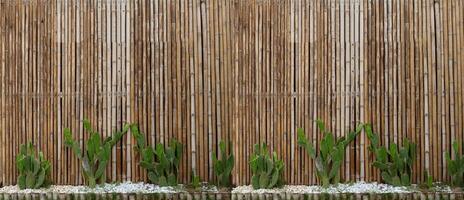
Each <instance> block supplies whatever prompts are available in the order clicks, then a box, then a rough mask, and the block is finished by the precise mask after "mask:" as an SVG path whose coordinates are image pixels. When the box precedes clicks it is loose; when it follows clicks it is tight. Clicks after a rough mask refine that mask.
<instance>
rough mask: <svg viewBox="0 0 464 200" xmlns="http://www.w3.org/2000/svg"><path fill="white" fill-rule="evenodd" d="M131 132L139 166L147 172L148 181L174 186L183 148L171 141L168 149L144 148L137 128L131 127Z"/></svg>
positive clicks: (176, 142)
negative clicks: (134, 141) (135, 144)
mask: <svg viewBox="0 0 464 200" xmlns="http://www.w3.org/2000/svg"><path fill="white" fill-rule="evenodd" d="M131 132H132V134H133V136H134V138H135V139H136V141H137V146H136V150H137V151H138V152H139V153H140V157H141V161H140V166H142V167H143V168H144V169H146V170H147V171H148V179H149V180H150V181H151V182H152V183H155V184H158V185H160V186H176V185H177V174H178V170H179V163H180V158H181V156H182V151H183V146H182V144H181V143H179V142H178V141H177V140H175V139H173V140H171V143H170V145H169V147H166V148H165V147H164V145H163V144H159V143H158V144H157V145H156V146H155V148H152V147H150V146H145V139H144V137H143V135H142V134H141V133H140V131H139V129H138V127H137V126H136V125H133V126H132V128H131Z"/></svg>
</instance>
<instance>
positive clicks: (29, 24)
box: [0, 0, 464, 185]
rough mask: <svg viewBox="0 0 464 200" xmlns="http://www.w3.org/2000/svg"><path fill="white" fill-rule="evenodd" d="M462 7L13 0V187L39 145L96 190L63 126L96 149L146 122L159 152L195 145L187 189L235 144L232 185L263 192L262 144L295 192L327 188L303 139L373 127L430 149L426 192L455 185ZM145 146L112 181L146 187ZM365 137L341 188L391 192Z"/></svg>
mask: <svg viewBox="0 0 464 200" xmlns="http://www.w3.org/2000/svg"><path fill="white" fill-rule="evenodd" d="M463 26H464V2H463V1H461V0H410V1H403V0H224V1H222V0H188V1H187V0H186V1H162V0H161V1H159V0H155V1H148V0H136V1H129V0H127V1H125V0H98V1H87V0H68V1H61V0H47V1H46V0H37V1H33V0H16V1H15V0H1V1H0V28H1V32H0V88H1V93H0V101H1V106H0V134H1V138H0V176H1V177H0V182H1V183H2V184H4V185H7V184H13V183H15V182H16V181H15V179H16V175H17V174H16V173H17V170H16V169H15V156H16V154H17V152H18V147H19V145H20V144H22V143H25V142H27V141H32V142H33V143H34V144H35V145H36V146H37V147H38V148H39V149H40V150H41V151H43V152H44V154H45V157H46V158H48V159H49V160H50V161H51V162H52V164H53V172H52V174H53V180H54V181H55V183H56V184H82V183H83V180H82V179H81V178H80V175H81V169H80V166H79V163H78V161H77V159H76V157H75V156H74V155H73V154H72V152H71V151H70V150H69V149H66V148H64V146H63V136H62V130H63V128H64V127H70V128H71V129H72V130H73V132H74V136H75V138H76V139H79V140H80V141H81V144H82V143H83V141H85V140H86V138H87V137H88V135H87V134H85V133H84V132H83V127H82V125H81V124H82V123H81V122H82V120H83V119H84V118H89V119H90V120H91V122H92V124H93V125H94V126H95V128H97V129H98V131H99V132H100V133H101V134H102V135H103V136H108V135H111V133H112V132H113V131H114V130H115V129H119V128H121V126H122V125H123V123H125V122H137V123H139V125H140V127H141V129H142V130H143V132H144V133H145V135H146V138H147V139H148V141H149V143H150V144H153V143H155V142H162V143H167V142H168V141H169V140H170V139H171V138H173V137H176V138H178V139H179V140H180V141H181V142H182V143H184V144H185V145H186V148H185V151H184V156H183V159H182V162H181V168H180V180H181V181H182V182H184V183H185V182H187V181H188V180H189V179H190V174H191V172H192V170H194V171H196V173H197V174H198V175H200V177H201V179H202V180H205V181H208V180H209V181H212V180H214V177H213V174H212V173H213V172H212V160H211V157H210V154H211V152H213V151H216V150H217V148H218V141H219V140H229V141H232V144H233V151H234V153H235V155H236V158H237V160H236V167H235V170H234V172H233V182H234V183H236V184H245V183H249V180H250V177H251V174H250V169H249V168H248V161H249V160H248V158H249V156H250V154H251V152H252V145H253V144H254V143H257V142H266V143H268V144H269V145H271V149H272V150H275V151H277V153H278V155H279V157H281V158H282V159H283V160H284V161H285V164H286V170H285V178H286V180H287V182H288V183H292V184H314V183H316V178H315V173H314V172H313V170H312V168H313V163H312V161H311V160H310V159H309V158H308V156H307V155H306V154H305V153H304V152H303V151H302V149H299V148H297V143H296V133H295V132H296V128H297V127H304V128H305V129H306V134H307V135H308V136H309V137H310V139H311V140H312V141H313V142H314V143H316V144H317V141H318V140H319V139H320V138H321V134H320V133H318V132H317V130H316V128H315V122H314V120H315V119H317V118H321V119H323V120H325V121H326V122H327V125H328V127H329V128H330V129H331V130H332V131H333V132H334V133H335V134H336V135H337V136H341V135H344V134H346V133H347V132H348V131H349V130H352V129H354V127H355V125H356V124H357V123H359V122H371V123H372V124H373V125H374V130H375V131H376V132H379V133H380V134H381V139H382V142H383V143H384V144H390V143H392V142H401V141H402V140H403V138H405V137H407V138H409V139H410V140H412V141H414V142H416V143H418V146H419V150H418V157H417V159H416V163H415V165H414V181H416V182H417V181H420V180H421V179H423V174H424V171H426V170H430V172H431V174H432V175H433V177H434V178H435V180H447V179H449V177H448V174H447V172H446V161H445V159H444V158H443V155H444V153H445V151H449V150H450V149H451V148H450V143H451V141H452V140H455V139H458V140H460V141H463V140H464V139H463V133H464V130H463V128H464V127H463V125H464V110H463V109H464V99H463V98H464V27H463ZM134 144H135V141H134V140H133V139H131V138H130V137H129V136H127V137H125V138H124V139H123V140H122V142H121V143H119V144H118V145H117V146H116V147H115V148H114V149H113V154H112V160H111V164H110V165H109V167H108V170H107V175H108V176H109V180H110V181H123V180H132V181H140V180H146V179H145V178H146V174H145V172H144V170H142V169H141V168H140V167H138V166H137V161H138V158H137V154H136V153H135V151H133V150H132V148H133V147H134ZM367 145H368V141H367V138H366V136H365V135H364V134H362V135H360V137H358V138H357V139H356V141H355V142H354V143H353V144H352V145H350V146H349V148H348V149H347V152H346V159H345V163H344V165H343V167H342V170H341V172H342V178H343V179H345V180H365V181H375V180H379V174H378V171H376V170H374V169H373V168H372V166H371V162H372V156H369V154H368V152H367Z"/></svg>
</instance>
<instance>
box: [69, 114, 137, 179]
mask: <svg viewBox="0 0 464 200" xmlns="http://www.w3.org/2000/svg"><path fill="white" fill-rule="evenodd" d="M83 123H84V129H85V130H86V131H87V132H88V133H89V134H90V137H89V139H88V140H87V143H86V151H85V152H84V153H82V150H81V148H80V146H79V143H78V142H77V141H75V140H73V138H72V133H71V130H70V129H69V128H65V129H64V131H63V133H64V139H65V143H64V145H65V146H66V147H68V148H71V149H72V150H73V152H74V154H76V156H77V157H78V158H79V160H81V162H82V163H81V164H82V169H83V171H82V172H83V173H82V174H83V176H84V180H85V182H86V183H87V185H89V186H90V187H91V188H94V187H95V186H96V184H97V183H98V184H102V183H105V182H106V174H105V171H106V166H107V165H108V162H109V160H110V156H111V149H112V148H113V146H114V145H115V144H116V143H117V142H118V141H119V140H121V138H122V136H123V135H124V134H126V133H127V131H128V130H129V128H130V125H128V124H126V125H124V127H123V129H122V130H120V131H117V132H116V133H115V134H113V136H109V137H107V138H106V139H105V140H104V141H103V142H102V141H101V138H100V134H99V133H98V132H96V131H95V130H93V129H92V126H91V125H90V122H89V121H88V120H87V119H84V122H83Z"/></svg>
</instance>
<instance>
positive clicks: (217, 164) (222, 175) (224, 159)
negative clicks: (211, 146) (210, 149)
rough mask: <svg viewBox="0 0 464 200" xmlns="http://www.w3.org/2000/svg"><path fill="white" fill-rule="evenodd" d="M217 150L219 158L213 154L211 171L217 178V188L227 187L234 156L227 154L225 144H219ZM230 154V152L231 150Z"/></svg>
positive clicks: (222, 142)
mask: <svg viewBox="0 0 464 200" xmlns="http://www.w3.org/2000/svg"><path fill="white" fill-rule="evenodd" d="M219 150H220V153H221V158H220V159H218V157H217V156H216V155H215V154H213V169H214V173H215V174H216V176H217V184H218V186H219V187H229V186H230V177H231V173H232V169H233V168H234V164H235V163H234V162H235V161H234V154H232V153H231V154H227V152H226V143H225V142H224V141H221V142H220V143H219ZM231 152H232V150H231Z"/></svg>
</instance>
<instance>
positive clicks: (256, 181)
mask: <svg viewBox="0 0 464 200" xmlns="http://www.w3.org/2000/svg"><path fill="white" fill-rule="evenodd" d="M259 177H260V176H259V175H257V174H255V175H253V176H252V177H251V185H252V186H253V189H255V190H256V189H259V188H260V187H259V186H260V185H259Z"/></svg>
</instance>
